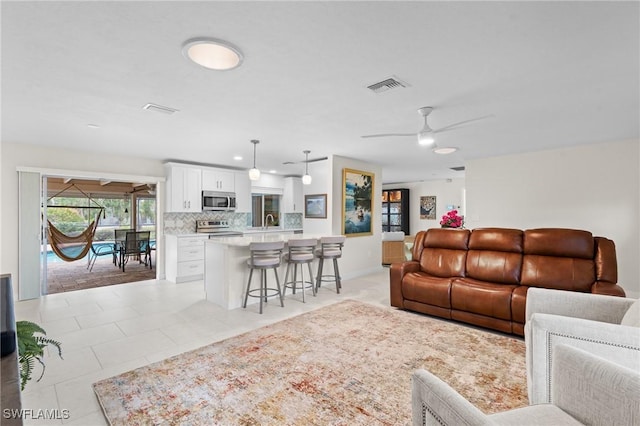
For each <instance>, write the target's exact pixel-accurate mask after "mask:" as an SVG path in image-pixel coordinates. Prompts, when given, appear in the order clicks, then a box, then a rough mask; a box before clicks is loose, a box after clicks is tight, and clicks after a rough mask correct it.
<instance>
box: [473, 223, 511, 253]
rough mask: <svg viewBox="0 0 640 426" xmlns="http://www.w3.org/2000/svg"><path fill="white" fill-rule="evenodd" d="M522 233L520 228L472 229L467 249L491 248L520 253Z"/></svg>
mask: <svg viewBox="0 0 640 426" xmlns="http://www.w3.org/2000/svg"><path fill="white" fill-rule="evenodd" d="M523 235H524V233H523V232H522V231H521V230H520V229H510V228H478V229H474V230H473V232H471V236H470V237H469V250H492V251H506V252H511V253H522V251H523Z"/></svg>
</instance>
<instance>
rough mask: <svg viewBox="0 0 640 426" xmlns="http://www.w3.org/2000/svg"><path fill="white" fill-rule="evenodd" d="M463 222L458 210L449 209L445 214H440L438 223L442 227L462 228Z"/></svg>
mask: <svg viewBox="0 0 640 426" xmlns="http://www.w3.org/2000/svg"><path fill="white" fill-rule="evenodd" d="M463 224H464V218H463V217H462V216H458V210H450V211H449V212H448V213H447V214H445V215H444V216H442V220H441V221H440V225H441V226H442V227H443V228H462V225H463Z"/></svg>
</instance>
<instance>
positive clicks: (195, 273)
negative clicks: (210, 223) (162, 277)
mask: <svg viewBox="0 0 640 426" xmlns="http://www.w3.org/2000/svg"><path fill="white" fill-rule="evenodd" d="M208 238H209V237H208V235H167V236H166V250H167V251H166V269H165V271H166V276H167V280H168V281H171V282H174V283H183V282H187V281H196V280H201V279H203V278H204V242H205V241H206V240H207V239H208Z"/></svg>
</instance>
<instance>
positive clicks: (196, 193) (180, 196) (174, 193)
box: [166, 163, 202, 212]
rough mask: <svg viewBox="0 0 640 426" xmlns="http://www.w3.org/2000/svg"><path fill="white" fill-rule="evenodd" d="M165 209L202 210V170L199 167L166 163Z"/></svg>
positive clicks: (176, 210)
mask: <svg viewBox="0 0 640 426" xmlns="http://www.w3.org/2000/svg"><path fill="white" fill-rule="evenodd" d="M166 169H167V211H168V212H200V211H202V206H201V203H202V200H201V197H202V172H201V169H200V167H195V166H189V165H185V164H177V163H167V164H166Z"/></svg>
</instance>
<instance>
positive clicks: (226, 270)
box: [204, 232, 322, 309]
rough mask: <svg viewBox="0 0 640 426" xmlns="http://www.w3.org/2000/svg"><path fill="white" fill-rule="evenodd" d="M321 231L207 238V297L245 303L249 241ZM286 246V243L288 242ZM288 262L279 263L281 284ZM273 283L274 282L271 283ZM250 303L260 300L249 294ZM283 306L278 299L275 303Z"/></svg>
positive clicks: (271, 278)
mask: <svg viewBox="0 0 640 426" xmlns="http://www.w3.org/2000/svg"><path fill="white" fill-rule="evenodd" d="M321 237H322V236H321V235H316V234H313V235H310V234H294V233H293V232H269V233H258V234H247V235H244V236H242V237H217V238H211V239H209V240H206V242H205V250H204V251H205V253H204V254H205V266H204V288H205V292H206V297H207V300H208V301H210V302H213V303H215V304H216V305H219V306H222V307H223V308H226V309H235V308H239V307H241V306H242V302H243V301H244V291H245V289H246V287H247V280H248V279H249V268H248V267H247V259H249V257H250V253H249V244H251V243H254V242H275V241H284V242H285V244H286V242H287V241H289V240H292V239H306V238H315V239H317V240H318V241H319V240H320V238H321ZM285 247H286V245H285ZM284 268H286V264H284V263H283V265H282V266H281V267H280V270H279V271H278V278H279V279H280V286H281V287H282V285H283V283H284V271H285V269H284ZM259 279H260V276H259V275H257V276H256V278H254V281H256V282H255V283H254V288H255V286H257V285H259V284H258V281H259ZM267 279H268V280H269V281H268V282H269V287H273V286H275V277H274V276H273V273H272V272H268V273H267ZM272 284H273V285H272ZM247 303H258V300H257V299H256V298H249V301H248V302H247ZM276 305H277V306H280V305H279V303H276Z"/></svg>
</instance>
